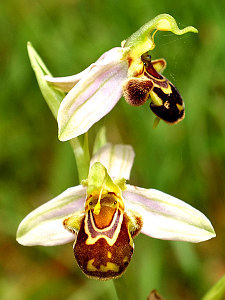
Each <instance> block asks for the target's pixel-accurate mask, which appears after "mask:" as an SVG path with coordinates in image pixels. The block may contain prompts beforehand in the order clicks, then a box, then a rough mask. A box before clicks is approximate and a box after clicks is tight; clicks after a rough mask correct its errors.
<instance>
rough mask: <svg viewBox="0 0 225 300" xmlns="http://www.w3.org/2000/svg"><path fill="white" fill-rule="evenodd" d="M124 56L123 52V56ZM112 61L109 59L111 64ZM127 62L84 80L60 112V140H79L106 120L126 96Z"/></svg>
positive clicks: (101, 67)
mask: <svg viewBox="0 0 225 300" xmlns="http://www.w3.org/2000/svg"><path fill="white" fill-rule="evenodd" d="M120 56H122V52H120ZM107 59H108V58H105V60H106V61H107ZM127 70H128V66H127V62H126V61H121V60H119V55H118V54H117V55H114V60H112V61H111V62H109V63H108V64H106V65H99V66H96V67H95V68H93V69H92V70H90V72H89V73H88V74H87V75H86V76H84V77H82V79H81V80H80V81H79V82H78V83H77V84H76V85H75V87H74V88H72V90H71V91H70V92H69V93H68V94H67V96H66V97H65V98H64V100H63V101H62V103H61V105H60V108H59V112H58V125H59V139H60V140H61V141H66V140H69V139H72V138H74V137H77V136H79V135H81V134H83V133H84V132H86V131H88V129H89V128H90V127H91V126H92V125H93V124H94V123H96V122H97V121H98V120H100V119H101V118H102V117H103V116H105V115H106V114H107V113H108V112H110V110H112V108H113V107H114V106H115V104H116V103H117V102H118V101H119V99H120V98H121V96H122V82H123V81H124V80H125V79H126V76H127Z"/></svg>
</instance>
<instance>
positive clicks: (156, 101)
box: [150, 91, 163, 106]
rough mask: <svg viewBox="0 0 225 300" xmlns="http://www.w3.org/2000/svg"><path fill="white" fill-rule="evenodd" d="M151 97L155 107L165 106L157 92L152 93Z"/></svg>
mask: <svg viewBox="0 0 225 300" xmlns="http://www.w3.org/2000/svg"><path fill="white" fill-rule="evenodd" d="M150 96H151V98H152V102H153V103H154V104H155V105H158V106H161V105H163V100H162V99H161V98H159V96H158V95H157V94H156V93H155V92H153V91H151V92H150Z"/></svg>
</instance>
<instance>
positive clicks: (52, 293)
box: [0, 0, 225, 300]
mask: <svg viewBox="0 0 225 300" xmlns="http://www.w3.org/2000/svg"><path fill="white" fill-rule="evenodd" d="M160 13H169V14H171V15H172V16H174V17H175V18H176V20H177V22H178V25H179V26H180V27H181V28H183V27H185V26H187V25H193V26H195V27H197V28H198V30H199V34H198V35H196V34H191V33H189V34H186V35H184V36H179V37H178V36H175V35H173V34H170V33H165V32H161V33H157V35H156V39H155V41H156V45H157V47H156V49H155V50H154V51H153V52H152V57H153V59H155V58H159V57H164V58H165V59H166V60H167V63H168V66H167V69H166V71H165V73H164V74H165V75H166V76H167V77H168V78H169V79H170V80H171V81H172V82H173V83H174V85H175V86H177V87H178V89H179V91H180V92H181V94H182V96H183V99H184V101H185V104H186V117H185V119H184V120H183V121H182V122H181V123H179V124H178V125H175V126H169V125H167V124H165V123H163V122H160V124H159V126H158V127H157V128H156V129H153V121H154V115H153V114H152V113H151V111H150V109H149V107H148V106H149V103H148V104H145V105H144V106H143V107H138V108H134V107H131V106H129V105H128V104H127V103H126V102H125V101H124V99H121V101H120V102H119V103H118V105H117V106H116V107H115V108H114V109H113V111H112V112H111V113H110V114H109V115H107V116H106V117H105V118H104V120H102V121H101V122H100V124H104V125H105V126H106V127H107V128H108V130H107V134H108V139H109V141H111V142H113V143H129V144H132V145H133V147H134V149H135V152H136V159H135V164H134V167H133V171H132V176H131V180H130V183H131V184H135V185H138V186H142V187H145V188H150V187H153V188H156V189H159V190H162V191H164V192H167V193H170V194H172V195H173V196H176V197H178V198H180V199H182V200H184V201H186V202H187V203H189V204H191V205H193V206H194V207H196V208H198V209H200V210H201V211H202V212H203V213H204V214H206V215H207V216H208V218H209V219H210V220H211V221H212V223H213V225H214V228H215V230H216V233H217V237H216V238H215V239H213V240H210V241H207V242H204V243H201V244H197V245H192V244H188V243H181V242H180V243H178V242H168V241H160V240H156V239H151V238H148V237H145V236H142V235H141V236H138V237H137V238H136V239H135V253H134V256H133V259H132V261H131V263H130V266H129V267H128V270H127V272H126V275H125V276H124V278H123V280H124V281H125V284H126V288H127V291H128V297H127V299H129V300H130V299H146V298H147V296H148V294H149V292H150V291H151V290H152V289H154V288H156V289H157V290H158V291H159V292H160V294H161V295H162V296H163V297H164V298H165V299H166V300H180V299H187V300H198V299H200V298H201V297H202V296H203V294H204V293H205V292H206V291H207V290H208V289H209V287H210V286H211V285H212V284H214V283H215V282H216V281H217V280H218V279H219V278H220V277H221V276H222V275H223V274H224V273H225V256H224V252H225V235H224V229H225V218H224V217H225V205H224V195H225V186H224V176H225V169H224V166H225V140H224V139H225V117H224V115H225V17H224V16H225V15H224V14H225V4H224V2H223V1H219V0H216V1H213V0H212V1H211V0H209V1H207V0H206V1H202V0H189V1H188V0H183V1H171V0H169V1H168V0H160V1H159V0H157V1H154V0H129V1H128V0H121V1H119V0H105V1H103V0H89V1H87V0H61V1H59V0H54V1H53V0H39V1H38V0H32V1H25V0H20V1H15V0H11V1H10V0H9V1H1V3H0V36H1V42H0V78H1V79H0V91H1V92H0V138H1V142H0V168H1V172H0V178H1V179H0V209H1V210H0V298H1V299H3V300H11V299H17V300H31V299H32V300H36V299H47V300H57V299H66V300H76V299H81V300H88V299H93V300H102V299H109V300H110V299H112V300H114V299H116V294H115V291H114V288H113V284H112V282H97V281H94V280H89V279H87V278H86V277H85V276H84V275H83V274H82V272H81V271H80V270H79V268H78V267H77V265H76V262H75V260H74V258H73V251H72V244H67V245H64V246H57V247H51V248H50V247H49V248H45V247H32V248H29V247H23V246H21V245H19V244H17V243H16V241H15V235H16V230H17V226H18V224H19V222H20V221H21V220H22V219H23V218H24V216H25V215H26V214H27V213H29V212H30V211H31V210H33V209H34V208H36V207H37V206H39V205H40V204H42V203H44V202H46V201H48V200H49V199H51V198H53V197H54V196H56V195H58V194H59V193H60V192H62V191H63V190H65V189H66V188H67V187H70V186H73V185H76V184H78V178H77V172H76V166H75V164H74V163H73V160H74V158H73V154H72V151H71V148H70V146H69V144H68V143H61V142H59V141H58V140H57V124H56V122H55V120H54V118H53V117H52V115H51V112H50V111H49V109H48V107H47V105H46V104H45V102H44V99H43V97H42V95H41V93H40V91H39V88H38V85H37V82H36V79H35V76H34V74H33V71H32V69H31V66H30V63H29V60H28V55H27V51H26V43H27V41H28V40H30V41H31V42H32V44H33V45H34V47H35V48H36V49H37V51H38V52H39V54H40V55H41V57H42V58H43V60H44V61H45V63H46V65H47V66H48V68H49V69H50V70H51V72H52V73H53V74H54V75H55V76H65V75H72V74H75V73H77V72H80V71H81V70H82V69H84V68H85V67H87V66H88V65H89V64H90V63H92V62H93V61H95V60H96V59H97V58H98V57H99V56H100V55H101V54H102V53H103V52H105V51H106V50H109V49H110V48H112V47H115V46H119V45H120V42H121V41H122V40H124V39H126V38H127V37H128V36H130V35H131V34H132V33H133V32H134V31H136V30H137V29H138V28H139V27H140V26H141V25H143V24H144V23H145V22H147V21H148V20H150V19H152V18H154V17H155V16H156V15H158V14H160ZM106 101H107V99H106ZM98 127H99V124H97V125H95V126H94V127H93V128H92V130H91V133H90V135H92V136H94V135H95V133H96V131H97V129H98ZM130 294H131V296H130Z"/></svg>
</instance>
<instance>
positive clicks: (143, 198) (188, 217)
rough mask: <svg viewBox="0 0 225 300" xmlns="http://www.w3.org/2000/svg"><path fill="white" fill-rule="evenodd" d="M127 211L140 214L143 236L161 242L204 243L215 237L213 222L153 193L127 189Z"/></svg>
mask: <svg viewBox="0 0 225 300" xmlns="http://www.w3.org/2000/svg"><path fill="white" fill-rule="evenodd" d="M123 197H124V199H125V205H126V207H125V208H126V209H131V210H134V211H137V212H139V213H140V215H141V216H142V218H143V222H144V224H143V228H142V231H141V232H142V233H144V234H146V235H149V236H151V237H154V238H158V239H165V240H177V241H187V242H194V243H197V242H201V241H205V240H208V239H210V238H212V237H214V236H215V232H214V229H213V227H212V225H211V223H210V221H209V220H208V219H207V218H206V217H205V216H204V215H203V214H202V213H201V212H200V211H198V210H197V209H195V208H193V207H192V206H190V205H188V204H187V203H185V202H183V201H181V200H179V199H177V198H174V197H172V196H170V195H167V194H165V193H163V192H160V191H157V190H154V189H143V188H139V187H134V186H131V185H127V190H126V191H124V192H123Z"/></svg>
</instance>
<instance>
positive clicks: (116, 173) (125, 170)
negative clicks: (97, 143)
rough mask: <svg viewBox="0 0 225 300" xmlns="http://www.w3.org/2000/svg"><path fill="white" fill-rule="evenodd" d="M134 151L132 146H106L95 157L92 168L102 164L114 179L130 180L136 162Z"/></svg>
mask: <svg viewBox="0 0 225 300" xmlns="http://www.w3.org/2000/svg"><path fill="white" fill-rule="evenodd" d="M134 155H135V154H134V150H133V148H132V147H131V146H130V145H112V144H109V143H108V144H106V145H105V146H103V147H102V148H100V149H99V150H98V151H97V152H96V153H95V155H94V156H93V158H92V160H91V163H90V166H92V165H93V164H94V163H95V162H101V163H102V164H103V165H104V167H105V168H106V169H107V171H108V174H109V176H110V177H112V178H125V179H129V178H130V171H131V168H132V165H133V162H134Z"/></svg>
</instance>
